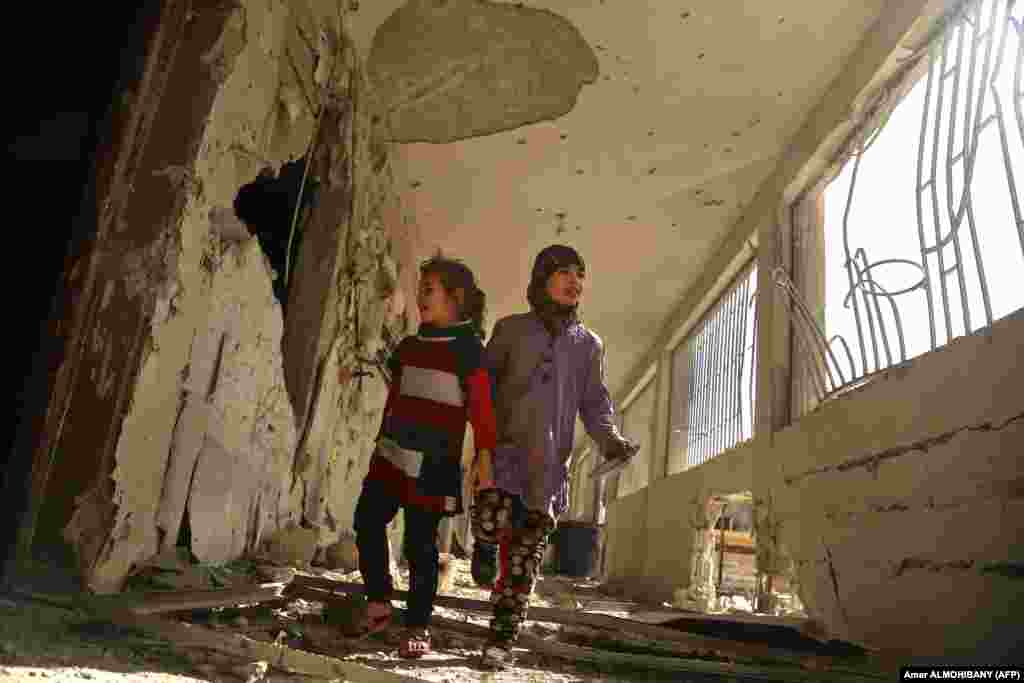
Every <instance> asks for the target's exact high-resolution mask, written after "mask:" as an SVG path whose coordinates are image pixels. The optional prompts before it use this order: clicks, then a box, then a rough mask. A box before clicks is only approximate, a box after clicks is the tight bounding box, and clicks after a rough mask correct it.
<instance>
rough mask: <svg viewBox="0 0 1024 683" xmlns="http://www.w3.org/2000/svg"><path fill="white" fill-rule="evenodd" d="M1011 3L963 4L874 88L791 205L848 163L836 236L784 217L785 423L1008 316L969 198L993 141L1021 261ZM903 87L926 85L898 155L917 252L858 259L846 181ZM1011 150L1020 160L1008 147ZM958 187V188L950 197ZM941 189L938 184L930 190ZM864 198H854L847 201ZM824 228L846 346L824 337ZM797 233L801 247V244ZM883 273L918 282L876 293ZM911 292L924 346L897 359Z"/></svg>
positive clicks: (1019, 104) (1018, 28) (779, 278)
mask: <svg viewBox="0 0 1024 683" xmlns="http://www.w3.org/2000/svg"><path fill="white" fill-rule="evenodd" d="M1012 4H1013V3H1012V2H1008V0H969V1H968V2H964V3H963V4H962V5H961V6H960V7H959V8H958V9H957V11H956V12H955V13H953V14H952V15H950V17H949V19H948V20H947V21H946V22H945V25H944V26H943V28H942V30H941V31H939V32H938V33H937V34H936V35H935V36H934V37H933V38H932V39H931V41H930V42H929V43H928V44H927V45H926V46H924V48H922V49H921V50H920V51H918V53H916V54H915V55H914V56H913V58H912V59H909V60H907V61H906V63H905V64H904V66H903V68H901V69H900V70H899V71H898V72H897V73H896V74H895V75H894V76H893V77H892V78H890V79H889V81H888V82H887V83H886V84H885V85H884V86H883V88H882V89H881V92H880V95H879V97H878V99H877V101H876V102H875V104H874V105H873V111H872V112H871V115H870V116H869V117H868V119H867V120H866V121H865V123H864V124H863V125H862V126H860V127H859V129H858V130H856V131H855V132H854V134H853V135H851V136H850V138H849V139H848V140H847V143H846V145H845V146H844V148H843V150H842V152H841V154H840V155H839V158H838V160H837V161H836V162H835V163H834V164H833V165H832V167H831V168H829V169H827V171H826V172H825V173H823V174H822V175H821V177H820V178H819V179H818V181H817V182H816V184H815V186H814V187H813V188H812V189H811V191H809V192H808V193H806V194H805V195H804V196H803V197H802V198H800V199H798V200H797V201H796V202H794V203H793V204H792V205H791V206H792V208H793V209H794V215H795V216H798V215H799V214H800V213H801V212H802V211H805V210H806V208H807V206H808V205H809V204H811V203H818V204H819V207H818V208H819V210H820V202H821V201H822V197H823V195H824V193H825V192H826V191H827V188H828V186H829V185H830V184H831V183H832V182H833V181H835V180H836V179H837V178H838V176H839V175H840V174H841V173H842V172H843V171H844V170H846V169H847V167H848V165H849V164H853V166H852V167H850V170H851V172H852V177H851V180H850V188H849V191H848V193H847V194H846V196H845V197H842V198H838V199H841V200H842V201H844V202H845V203H844V218H843V224H842V225H840V226H838V227H839V229H838V230H836V229H835V227H834V226H829V225H826V222H825V220H824V217H823V216H821V215H819V217H818V223H817V225H815V226H812V227H813V229H814V230H817V231H818V234H812V233H809V232H808V226H801V225H799V223H800V219H799V218H795V220H794V222H793V224H792V225H791V226H789V227H791V228H792V230H793V236H794V240H793V252H794V272H793V275H792V279H790V278H789V277H788V276H787V275H786V274H785V273H783V272H779V271H777V272H775V273H773V280H774V284H775V285H776V287H777V288H778V289H779V290H781V291H782V293H783V297H782V298H783V300H784V301H785V309H786V311H787V313H788V315H789V317H790V329H791V331H792V333H793V354H792V355H793V361H794V362H793V368H792V377H791V380H792V385H791V386H792V393H791V395H792V406H793V416H794V418H798V417H800V416H801V415H804V414H807V413H809V412H811V411H813V410H814V409H815V408H816V407H817V406H818V405H820V404H821V403H823V402H825V401H827V400H829V399H831V398H833V397H835V396H838V395H840V394H842V393H845V392H846V391H849V390H851V389H854V388H857V387H859V386H862V385H864V384H866V383H869V382H871V381H873V380H874V379H875V378H877V377H878V376H880V375H881V374H882V373H884V372H885V371H887V370H889V369H891V368H893V367H896V366H900V365H905V364H907V363H909V362H911V360H912V358H913V357H916V356H919V355H922V354H923V353H930V352H933V351H936V350H938V349H941V348H943V347H945V346H947V345H949V344H950V343H952V342H953V341H955V340H956V339H957V338H960V337H964V336H969V335H972V334H978V333H985V332H986V331H987V330H988V329H989V328H990V327H991V325H992V323H993V322H994V321H995V320H997V319H999V318H1001V317H1004V316H1005V315H1009V314H1010V313H1012V311H1009V312H1006V311H1004V312H1001V313H999V315H997V316H994V315H993V311H992V305H991V301H990V291H991V284H992V283H991V282H990V277H989V276H988V275H986V259H985V258H984V257H983V256H982V249H981V244H982V243H983V242H984V241H985V240H984V238H983V237H979V231H978V229H977V219H976V217H975V210H976V209H975V207H977V206H979V204H978V203H977V202H976V201H975V200H974V199H972V180H974V179H975V177H976V176H975V173H974V168H975V163H976V161H977V159H978V156H979V150H981V151H983V152H984V151H986V150H988V149H992V148H993V147H995V145H996V144H997V141H998V144H999V146H998V147H995V149H996V150H997V153H998V154H1000V155H1001V157H1000V158H1001V161H1002V162H1003V166H1004V169H1005V176H1004V177H1005V180H1006V181H1007V190H1008V195H1009V200H1010V201H1009V206H1008V207H1007V208H1008V209H1009V210H1010V211H1012V217H1011V218H1012V220H1011V221H1008V223H1010V224H1012V225H1014V226H1015V228H1016V231H1017V237H1018V238H1019V242H1020V249H1021V253H1022V255H1024V209H1022V206H1021V202H1020V201H1019V199H1018V191H1017V186H1018V185H1019V183H1020V180H1019V178H1020V175H1021V173H1020V171H1021V170H1022V169H1020V168H1017V169H1016V171H1017V173H1016V174H1015V172H1014V171H1015V169H1014V168H1013V167H1012V166H1013V164H1012V162H1011V158H1010V157H1011V146H1014V145H1016V144H1020V143H1024V91H1022V89H1021V85H1020V84H1021V81H1022V78H1024V22H1022V21H1020V20H1019V19H1016V18H1014V17H1013V15H1012V10H1013V8H1012ZM1012 34H1016V36H1017V39H1018V46H1017V49H1016V51H1015V56H1014V55H1012V54H1011V53H1010V52H1009V51H1006V49H1005V47H1006V40H1007V38H1008V37H1009V36H1011V35H1012ZM1008 54H1009V55H1010V56H1009V57H1007V55H1008ZM1011 61H1012V62H1013V63H1012V64H1009V62H1011ZM950 63H952V66H950ZM1001 69H1012V70H1013V74H1012V76H1013V90H1014V93H1011V94H1016V97H1011V98H1010V101H1003V100H1001V99H1000V95H1001V94H1005V93H1000V92H997V90H996V81H997V78H998V77H999V75H1000V73H1001V72H1000V70H1001ZM978 73H980V76H977V75H976V74H978ZM914 88H923V89H925V92H924V102H923V105H922V112H921V119H922V121H921V126H920V129H919V131H920V137H919V139H918V140H916V141H915V142H914V147H913V148H908V153H909V154H913V155H914V156H916V159H917V163H916V173H917V177H916V179H909V180H914V183H913V192H914V199H913V201H914V202H915V205H916V209H917V224H916V230H917V233H918V246H919V253H917V254H909V255H908V258H902V254H901V255H900V256H901V257H900V258H891V257H890V258H881V259H878V258H877V257H875V258H874V259H872V258H869V255H868V251H869V250H870V249H871V244H864V245H861V244H851V243H850V227H851V226H850V209H851V206H852V205H853V197H854V191H855V189H856V187H857V185H856V182H857V175H856V174H857V172H858V170H859V169H860V164H861V162H862V160H863V159H865V158H871V157H870V149H869V148H870V147H871V145H872V144H873V143H874V142H875V140H876V139H878V137H879V135H880V133H881V132H882V130H883V129H884V127H885V124H886V122H887V121H888V119H889V116H890V115H891V113H892V112H893V111H895V110H896V109H897V108H898V107H900V106H901V105H902V104H903V102H904V100H905V98H906V97H907V95H908V94H909V93H910V92H911V90H913V89H914ZM972 98H973V99H972ZM944 99H948V100H949V103H950V111H947V110H946V109H945V105H944V104H943V100H944ZM960 100H962V101H963V102H964V104H963V106H962V109H961V108H960V106H959V105H958V104H957V102H958V101H960ZM937 112H938V113H937ZM1014 124H1016V126H1014ZM1014 130H1015V131H1016V135H1015V134H1014ZM986 132H988V136H987V137H985V133H986ZM1018 135H1019V137H1017V136H1018ZM1014 137H1017V139H1016V140H1014V139H1013V138H1014ZM985 145H987V147H984V146H985ZM957 150H959V151H958V152H957ZM1014 151H1016V152H1017V153H1018V155H1019V154H1020V153H1021V150H1019V149H1015V150H1014ZM943 152H944V153H943ZM1018 158H1019V157H1018ZM926 160H927V161H930V164H929V163H926ZM993 163H997V162H993ZM957 180H959V181H960V186H959V191H956V190H954V188H955V187H957V185H956V181H957ZM942 183H945V187H940V185H941V184H942ZM942 189H945V190H947V192H941V190H942ZM940 195H944V196H940ZM958 195H959V196H958ZM874 199H875V198H863V197H860V198H859V199H858V201H859V202H861V203H863V202H870V201H873V200H874ZM1000 229H1002V228H1001V226H1000ZM832 231H835V232H839V235H840V236H841V237H842V239H843V241H844V249H845V253H846V263H845V268H846V272H847V274H848V281H849V289H848V292H847V295H846V298H845V299H844V301H845V305H846V306H847V307H848V308H849V309H852V310H851V312H850V315H852V316H853V317H854V321H855V323H856V335H855V337H854V338H852V339H849V340H848V339H846V338H845V337H843V336H841V335H832V336H831V337H828V336H827V334H826V327H825V325H826V320H825V317H824V312H823V304H824V296H825V292H824V286H823V282H822V280H823V278H824V272H823V269H824V262H823V259H824V255H823V251H824V249H823V245H824V241H825V239H826V237H827V236H828V234H829V232H832ZM988 234H990V233H988ZM801 235H804V236H805V238H809V239H804V240H803V242H802V243H801V239H800V236H801ZM990 239H991V238H990ZM979 240H980V241H979ZM816 251H820V252H822V253H815V252H816ZM887 265H903V266H907V267H913V268H916V270H917V272H918V274H919V275H920V279H919V280H918V281H917V282H916V283H914V284H912V285H911V286H905V287H901V288H899V289H898V290H893V289H892V288H889V289H887V288H885V287H884V286H883V285H882V284H881V283H880V282H878V281H877V279H876V277H877V276H876V274H875V272H874V269H876V268H878V267H884V266H887ZM1011 286H1012V285H1011ZM922 295H923V296H924V298H925V301H924V307H925V310H926V312H927V314H928V321H927V327H928V336H929V342H930V344H928V348H927V349H925V350H923V351H913V350H911V351H910V352H908V348H907V347H908V345H907V344H906V341H905V337H906V332H907V328H906V327H905V324H904V323H905V319H906V316H905V315H901V313H902V314H906V312H907V309H906V308H901V304H902V305H906V303H907V302H908V301H909V300H910V299H909V297H914V296H922ZM972 299H974V301H972ZM978 299H980V302H981V305H980V306H978V305H977V304H978V301H977V300H978ZM979 309H980V310H979ZM1017 310H1019V308H1018V309H1017ZM979 314H980V315H979ZM979 323H980V324H979ZM911 331H916V330H915V328H911Z"/></svg>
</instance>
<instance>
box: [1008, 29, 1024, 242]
mask: <svg viewBox="0 0 1024 683" xmlns="http://www.w3.org/2000/svg"><path fill="white" fill-rule="evenodd" d="M1009 20H1010V21H1011V22H1012V24H1013V28H1014V31H1015V32H1016V33H1017V59H1016V62H1015V64H1014V90H1015V91H1016V96H1015V97H1014V98H1013V111H1014V115H1015V117H1016V119H1017V131H1018V134H1019V135H1020V137H1021V140H1024V108H1022V106H1021V101H1022V98H1024V31H1022V30H1021V29H1022V27H1021V25H1020V24H1018V23H1017V22H1016V20H1014V19H1013V17H1010V18H1009ZM1010 198H1011V201H1012V204H1013V215H1014V218H1015V219H1016V224H1017V238H1018V239H1019V240H1020V249H1021V253H1022V254H1024V219H1022V217H1021V210H1020V201H1019V199H1018V197H1017V186H1016V184H1015V183H1011V184H1010Z"/></svg>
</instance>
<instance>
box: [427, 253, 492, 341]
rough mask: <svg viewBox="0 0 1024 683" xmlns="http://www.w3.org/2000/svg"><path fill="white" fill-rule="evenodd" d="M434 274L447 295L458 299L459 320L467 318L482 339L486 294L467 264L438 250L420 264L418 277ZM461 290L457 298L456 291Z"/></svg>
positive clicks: (485, 312)
mask: <svg viewBox="0 0 1024 683" xmlns="http://www.w3.org/2000/svg"><path fill="white" fill-rule="evenodd" d="M430 274H436V275H437V276H438V278H439V279H440V280H441V285H442V286H443V287H444V289H445V291H446V292H448V294H449V295H451V296H454V297H456V300H457V301H459V311H458V314H459V320H469V321H471V322H472V324H473V329H474V331H475V332H476V333H477V335H478V336H479V337H480V338H481V339H483V338H484V337H485V336H486V333H485V332H484V324H485V316H486V314H487V295H486V294H484V292H483V290H481V289H480V288H479V287H478V286H477V283H476V276H475V275H473V271H472V270H470V268H469V266H467V265H466V264H465V263H463V262H462V261H460V260H459V259H454V258H449V257H447V256H444V255H443V254H442V253H441V251H440V250H438V252H437V254H435V255H434V256H433V257H431V258H430V259H428V260H426V261H424V262H423V263H422V264H420V277H426V276H427V275H430ZM460 289H461V290H462V291H463V296H462V298H461V299H459V297H458V295H457V294H456V292H457V291H458V290H460Z"/></svg>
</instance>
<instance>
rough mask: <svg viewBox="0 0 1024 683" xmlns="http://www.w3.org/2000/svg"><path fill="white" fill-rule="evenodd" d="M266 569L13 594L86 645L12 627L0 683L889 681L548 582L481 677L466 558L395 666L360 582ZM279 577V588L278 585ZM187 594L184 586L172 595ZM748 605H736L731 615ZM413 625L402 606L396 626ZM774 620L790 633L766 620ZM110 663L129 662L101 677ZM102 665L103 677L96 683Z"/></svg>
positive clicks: (738, 625) (170, 568)
mask: <svg viewBox="0 0 1024 683" xmlns="http://www.w3.org/2000/svg"><path fill="white" fill-rule="evenodd" d="M259 559H260V561H257V559H256V558H254V559H251V560H241V561H236V562H234V563H231V564H230V565H225V566H222V567H219V568H205V573H203V572H202V571H199V570H197V569H196V567H199V566H200V565H191V566H189V567H188V568H187V569H188V570H187V571H184V570H183V567H182V564H187V563H183V562H182V557H181V556H177V557H176V556H168V557H163V558H158V560H157V561H154V562H151V563H150V566H148V567H146V568H144V569H143V570H142V571H138V572H136V574H135V575H134V576H135V580H134V582H133V583H132V584H131V585H130V589H129V590H126V591H125V592H123V593H121V594H119V595H114V596H85V595H79V596H72V597H64V598H57V597H51V598H47V597H46V596H40V595H38V594H30V593H18V592H17V591H15V592H14V593H13V594H12V595H11V597H10V599H7V600H5V601H4V602H3V603H2V605H0V609H4V610H6V614H11V615H15V614H17V615H20V618H21V619H22V620H25V619H29V617H27V616H26V615H29V614H32V613H33V612H34V611H35V612H38V611H39V610H44V611H46V613H47V614H50V615H51V617H50V618H51V619H52V620H55V621H54V623H60V622H61V619H63V625H64V632H63V633H61V634H56V633H57V631H60V629H59V628H56V627H54V626H52V625H51V626H50V627H47V628H50V630H51V631H52V632H50V633H49V635H47V636H46V639H47V640H48V641H53V642H63V641H74V640H75V639H76V638H77V639H78V641H79V643H80V645H81V643H85V644H86V645H87V646H88V647H85V649H84V650H82V649H81V648H79V650H75V648H73V647H72V648H71V649H70V650H68V653H67V654H66V655H65V657H64V659H63V660H61V659H56V658H53V657H50V658H47V657H45V656H43V657H42V659H40V658H39V656H38V653H35V654H29V655H26V656H23V655H22V653H23V652H32V648H25V647H22V646H21V645H20V644H18V643H17V642H15V644H13V645H12V644H11V642H13V641H11V640H10V639H13V638H17V637H18V636H17V634H15V633H13V632H12V631H13V630H17V629H13V630H12V629H7V630H5V631H3V632H0V633H3V639H4V640H2V641H0V680H3V679H4V678H5V677H6V674H4V670H7V671H10V670H11V667H22V669H19V671H20V673H21V674H23V675H29V674H28V673H27V672H28V671H29V668H31V667H37V668H38V667H40V666H42V667H43V668H42V669H41V670H42V671H43V673H44V674H46V672H49V674H48V675H47V676H44V677H53V676H55V675H58V674H59V675H61V676H63V675H70V674H66V671H65V670H66V669H67V667H68V666H73V667H78V669H76V670H80V671H86V669H85V668H82V667H92V668H90V669H89V670H88V672H87V674H88V675H81V676H79V675H78V674H75V676H76V677H77V678H92V677H99V678H100V679H104V680H105V679H107V678H109V676H107V674H110V675H114V676H115V678H113V679H109V680H111V681H113V680H118V681H123V680H131V679H130V678H128V679H126V678H124V676H129V675H135V673H138V672H139V671H147V672H151V673H152V674H153V675H166V676H181V675H184V674H188V675H192V676H196V677H198V678H199V679H200V680H210V681H230V682H232V683H235V682H238V681H246V683H257V682H258V681H271V680H291V681H295V682H296V683H297V682H298V681H322V680H323V681H326V680H349V681H366V682H368V683H374V682H380V683H400V682H402V681H413V680H427V681H438V682H441V681H445V682H448V683H469V682H470V681H483V680H486V681H493V682H495V683H497V682H500V681H513V680H515V681H535V682H538V683H540V682H544V683H582V682H584V681H621V682H623V683H626V682H628V681H652V680H657V681H678V680H688V681H689V680H694V681H705V680H706V681H718V680H722V681H724V680H729V681H748V680H749V681H755V680H756V681H800V680H805V681H817V680H821V678H822V676H827V678H828V680H837V681H871V680H887V679H888V677H889V676H888V672H883V670H882V668H880V666H879V664H878V663H877V661H874V660H873V659H872V658H871V657H869V656H867V653H863V652H857V651H855V650H851V649H849V648H848V649H847V650H845V651H842V652H841V653H840V654H836V652H838V651H837V650H835V649H834V648H832V649H830V647H829V646H827V645H825V644H822V643H819V642H817V641H813V640H810V639H807V638H804V637H803V636H801V635H800V634H799V633H798V631H797V629H796V628H793V624H794V623H795V622H796V620H795V619H793V618H790V619H782V620H779V619H777V618H774V617H763V616H757V615H748V616H747V618H746V619H745V620H744V619H740V617H739V616H734V615H729V614H717V615H712V614H703V615H702V614H696V613H692V612H690V613H687V612H683V611H681V610H666V609H664V608H661V609H659V608H657V607H655V606H650V605H648V606H644V605H637V604H635V603H627V602H623V601H619V600H616V599H614V597H612V596H609V595H607V594H606V593H604V592H603V591H602V588H601V586H600V584H599V583H598V582H596V581H592V580H581V579H570V578H567V577H558V576H553V577H543V578H542V579H541V581H540V582H539V584H538V590H537V591H536V592H535V594H534V595H533V596H532V598H531V618H532V619H536V621H534V620H531V621H529V622H527V624H526V625H525V626H524V629H523V633H522V636H521V638H520V641H519V643H518V645H519V646H520V648H519V649H518V650H517V655H518V656H517V660H516V662H515V665H514V667H513V668H512V669H510V670H508V671H503V672H499V673H491V672H484V671H482V670H481V669H480V668H479V667H478V665H477V663H476V657H477V655H478V653H479V652H480V648H481V645H482V644H483V642H484V638H485V637H486V635H487V623H488V620H489V616H490V615H489V603H488V598H489V595H488V593H487V592H486V591H484V590H481V589H479V588H477V587H476V586H475V584H474V583H473V581H472V578H471V576H470V572H469V566H468V561H466V560H462V559H455V558H447V562H446V564H447V566H448V568H449V569H448V572H449V576H448V577H447V581H446V583H447V586H446V588H447V590H445V591H443V593H442V594H441V595H440V596H439V598H438V601H437V606H436V608H435V613H434V619H433V624H432V632H433V652H432V653H431V654H429V655H427V656H426V657H424V658H422V659H419V660H404V659H400V658H399V657H398V655H397V649H398V639H399V638H400V635H401V630H400V628H393V629H391V630H389V631H388V632H385V633H384V634H380V635H377V636H370V637H366V636H363V637H360V636H353V635H350V634H351V631H352V629H351V628H350V626H351V623H352V622H353V620H354V618H355V617H356V616H358V612H359V609H360V607H361V605H362V604H363V603H362V598H361V597H360V592H361V585H360V580H359V575H358V572H349V573H341V572H336V571H331V570H327V569H323V568H310V567H308V566H307V567H305V568H302V569H296V568H294V567H288V566H282V565H268V564H266V563H265V561H264V558H259ZM197 576H198V577H202V576H207V577H210V581H211V584H212V585H211V586H207V587H206V588H205V589H201V590H197V589H196V587H195V584H196V581H195V580H194V579H195V577H197ZM146 577H148V580H149V581H150V582H151V585H147V584H146V581H147V578H146ZM268 579H271V580H274V579H278V580H277V581H274V582H271V583H267V580H268ZM175 583H177V584H178V587H173V588H172V589H171V590H168V589H167V588H168V587H169V586H174V584H175ZM214 585H215V586H217V587H216V588H214V587H213V586H214ZM407 587H408V571H407V570H400V571H399V572H398V574H397V576H396V600H395V606H396V608H397V607H400V606H402V604H403V602H404V591H405V590H406V589H407ZM153 588H162V589H163V590H160V591H153V590H152V589H153ZM147 589H148V590H147ZM41 603H42V604H41ZM46 603H49V604H46ZM741 604H742V602H741V601H736V600H732V601H730V602H729V606H730V607H731V608H732V610H734V611H736V610H737V608H738V606H739V605H741ZM652 610H653V611H652ZM61 611H63V613H64V616H63V617H61V616H60V614H59V613H60V612H61ZM401 613H402V612H401V610H400V609H396V614H399V615H400V614H401ZM6 614H5V616H6ZM54 614H56V616H53V615H54ZM771 619H776V622H778V623H775V622H771V623H768V620H771ZM0 621H10V623H15V621H16V620H7V619H6V618H5V619H4V620H0ZM398 621H399V622H400V619H399V620H398ZM709 621H710V623H711V627H709V626H708V623H707V622H709ZM29 622H31V619H29ZM762 622H763V623H762ZM23 626H24V624H23ZM715 628H718V629H719V630H718V631H715V630H714V629H715ZM758 628H760V629H762V630H761V631H758V630H757V629H758ZM772 628H777V629H783V630H786V629H788V631H787V632H788V633H789V635H788V637H787V638H786V639H785V642H784V643H783V641H782V640H778V639H776V641H777V642H773V635H772V634H773V632H772V631H771V629H772ZM709 629H710V630H709ZM730 629H732V630H730ZM743 629H753V631H750V632H749V633H745V632H744V631H743ZM765 629H767V630H765ZM22 630H24V628H22ZM751 633H753V634H754V635H753V636H751V635H750V634H751ZM55 634H56V635H55ZM722 634H730V635H729V636H727V637H723V635H722ZM96 643H102V644H100V645H97V644H96ZM115 643H116V647H120V648H128V651H129V655H130V654H131V653H132V652H134V653H135V655H131V656H138V657H143V658H146V657H148V658H149V659H144V660H143V663H144V664H147V665H148V667H147V666H143V667H141V668H140V664H139V662H136V661H135V660H131V659H130V657H129V655H126V654H123V653H120V651H118V650H116V647H115V646H114V644H115ZM780 643H782V644H780ZM90 648H92V649H90ZM132 648H134V650H133V649H132ZM37 649H38V648H37ZM139 653H141V654H139ZM125 657H129V658H128V659H125ZM111 662H114V663H119V664H120V666H113V665H111V666H104V665H105V664H110V663H111ZM25 667H28V668H25ZM94 669H95V670H96V671H97V672H99V673H89V672H92V671H93V670H94ZM104 671H105V672H106V673H105V674H104V673H103V672H104ZM125 672H127V673H125ZM133 672H134V673H133ZM101 674H102V675H101ZM40 675H43V674H40ZM148 675H149V674H147V676H148ZM147 680H151V679H150V678H147ZM166 680H167V681H172V680H174V681H178V680H179V679H175V678H167V679H166ZM180 680H182V681H184V680H188V679H184V678H183V679H180Z"/></svg>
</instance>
